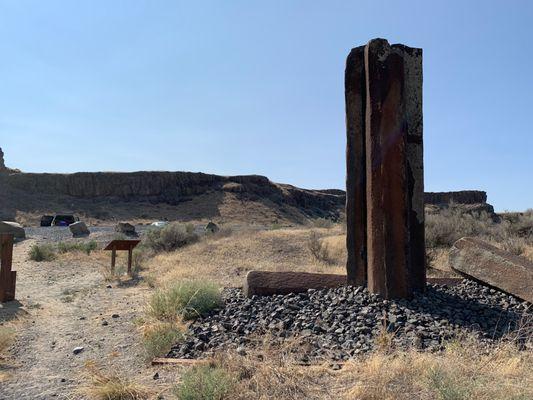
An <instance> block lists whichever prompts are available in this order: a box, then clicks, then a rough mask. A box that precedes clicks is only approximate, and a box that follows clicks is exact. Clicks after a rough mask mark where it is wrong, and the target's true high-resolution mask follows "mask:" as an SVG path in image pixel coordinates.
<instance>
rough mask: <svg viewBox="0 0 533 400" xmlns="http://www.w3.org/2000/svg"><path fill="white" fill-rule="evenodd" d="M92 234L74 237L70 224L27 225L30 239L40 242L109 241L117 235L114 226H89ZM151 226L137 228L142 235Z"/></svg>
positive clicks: (27, 234) (27, 233)
mask: <svg viewBox="0 0 533 400" xmlns="http://www.w3.org/2000/svg"><path fill="white" fill-rule="evenodd" d="M88 228H89V230H90V231H91V234H90V235H89V236H87V237H84V238H78V239H73V237H72V233H71V232H70V230H69V228H68V226H46V227H42V226H38V227H26V228H24V230H25V231H26V237H27V238H28V239H35V240H37V241H39V242H65V241H72V240H81V241H87V240H96V241H97V242H100V241H101V242H107V241H110V240H113V239H114V238H115V236H116V235H117V232H115V227H114V226H89V227H88ZM148 228H149V226H147V225H139V226H136V227H135V229H136V231H137V233H138V234H139V235H142V234H143V233H144V232H146V231H147V230H148Z"/></svg>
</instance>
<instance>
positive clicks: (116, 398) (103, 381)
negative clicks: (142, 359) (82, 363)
mask: <svg viewBox="0 0 533 400" xmlns="http://www.w3.org/2000/svg"><path fill="white" fill-rule="evenodd" d="M85 380H86V382H85V383H84V384H82V385H81V387H80V388H79V389H78V392H79V393H80V394H82V395H84V396H86V398H88V399H95V400H147V399H149V398H152V397H151V396H152V393H151V392H150V391H149V390H148V389H147V388H146V387H144V386H143V385H140V384H137V383H135V382H133V381H131V380H130V379H127V378H124V377H121V376H118V375H117V374H114V373H105V372H104V371H102V370H101V369H100V368H98V367H97V366H96V364H95V363H94V362H89V363H87V365H86V373H85Z"/></svg>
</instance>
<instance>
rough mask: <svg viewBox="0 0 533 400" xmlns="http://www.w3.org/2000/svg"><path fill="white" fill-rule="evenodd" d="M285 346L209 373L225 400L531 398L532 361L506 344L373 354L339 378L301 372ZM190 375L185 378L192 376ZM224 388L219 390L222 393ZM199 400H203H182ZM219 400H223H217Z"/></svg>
mask: <svg viewBox="0 0 533 400" xmlns="http://www.w3.org/2000/svg"><path fill="white" fill-rule="evenodd" d="M296 349H297V347H295V348H293V347H291V344H285V347H284V348H281V349H279V348H278V349H272V348H269V347H268V346H266V347H265V348H263V349H262V350H258V351H255V352H252V353H249V354H247V355H246V356H244V357H243V356H239V355H236V354H234V353H226V354H224V355H221V356H219V357H218V358H215V360H214V361H213V366H212V367H211V368H217V369H218V370H220V369H223V370H224V371H225V372H226V373H225V374H224V381H225V382H228V381H230V382H232V386H231V391H230V392H229V393H228V394H227V395H226V397H223V398H227V399H235V400H240V399H242V400H244V399H259V400H263V399H264V400H266V399H278V400H285V399H286V400H299V399H302V400H303V399H317V400H318V399H346V400H355V399H358V400H403V399H405V400H407V399H409V400H411V399H412V400H433V399H441V400H504V399H505V400H508V399H524V400H525V399H530V398H533V397H532V396H533V374H532V372H531V371H533V353H532V352H531V351H519V350H518V349H517V348H516V347H514V345H512V344H509V343H508V344H501V345H500V346H499V347H497V348H491V349H487V348H481V347H480V346H479V345H478V344H476V343H475V342H474V341H470V340H465V341H463V342H455V343H450V344H449V345H448V347H447V349H446V351H444V352H442V353H419V352H416V351H409V352H395V351H388V352H376V353H373V354H371V355H368V356H365V357H364V358H360V359H355V360H352V361H349V362H348V363H346V364H345V365H344V367H343V368H342V369H341V370H339V371H334V370H332V369H331V368H330V367H329V366H328V365H327V364H323V365H312V366H301V365H298V364H297V363H296V362H295V357H294V354H295V350H296ZM194 373H195V371H194V370H193V371H192V372H191V374H194ZM224 387H226V386H224ZM187 398H190V399H201V398H210V397H187ZM221 398H222V397H221Z"/></svg>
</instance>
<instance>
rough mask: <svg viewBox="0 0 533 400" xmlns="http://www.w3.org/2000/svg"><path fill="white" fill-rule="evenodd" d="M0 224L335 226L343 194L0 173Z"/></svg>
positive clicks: (225, 183) (200, 179)
mask: <svg viewBox="0 0 533 400" xmlns="http://www.w3.org/2000/svg"><path fill="white" fill-rule="evenodd" d="M0 189H1V190H0V218H1V219H7V220H15V219H16V220H19V221H21V222H23V223H27V224H35V223H37V222H38V220H39V218H40V216H41V215H43V214H54V213H58V212H66V211H68V212H73V213H75V214H78V215H80V216H81V217H82V218H84V219H86V220H89V221H90V222H92V223H97V222H103V221H113V220H132V221H139V222H148V221H151V220H156V219H169V220H181V221H191V220H207V219H209V220H214V221H218V222H228V221H231V222H234V223H235V222H238V223H257V224H273V223H279V224H294V223H303V222H305V221H306V220H308V219H311V218H329V219H333V220H337V219H338V218H339V217H340V215H341V213H342V211H343V207H344V201H345V197H344V192H343V191H341V190H324V191H322V190H306V189H300V188H297V187H294V186H291V185H286V184H277V183H274V182H271V181H270V180H269V179H268V178H266V177H264V176H258V175H248V176H219V175H211V174H203V173H193V172H131V173H115V172H95V173H92V172H80V173H74V174H47V173H42V174H37V173H4V174H0Z"/></svg>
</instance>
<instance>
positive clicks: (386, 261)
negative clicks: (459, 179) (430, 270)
mask: <svg viewBox="0 0 533 400" xmlns="http://www.w3.org/2000/svg"><path fill="white" fill-rule="evenodd" d="M354 50H356V49H354ZM354 50H352V53H353V52H354ZM352 53H350V56H349V57H348V64H347V71H351V70H352V69H353V68H354V67H355V66H357V62H354V61H353V60H354V58H353V57H352ZM363 58H364V78H358V77H355V75H354V74H352V75H351V77H353V78H354V81H353V82H351V83H350V85H348V82H347V83H346V88H348V87H354V85H355V83H356V80H357V81H359V82H362V81H363V82H364V86H365V92H364V93H365V95H364V97H365V99H366V101H365V106H364V110H363V112H362V113H361V112H360V111H359V110H354V107H353V106H349V102H348V98H349V97H350V95H349V92H348V90H347V92H346V98H347V106H346V109H347V121H352V123H354V124H356V128H355V129H354V128H353V127H352V128H350V127H351V124H350V123H347V127H348V129H347V136H348V146H347V152H348V153H350V154H349V155H348V154H347V165H348V171H350V170H351V171H352V172H351V173H352V175H350V173H348V174H347V209H346V212H347V224H348V225H347V232H348V235H349V234H350V233H351V234H352V235H353V237H357V235H354V234H353V233H354V232H356V233H359V232H361V230H362V229H363V228H361V225H363V226H364V231H365V232H366V241H365V242H363V245H362V247H363V250H362V252H361V254H366V256H367V258H366V277H367V285H368V288H369V290H370V291H371V292H373V293H378V294H380V295H382V296H383V297H385V298H407V297H410V296H412V294H413V292H414V291H417V290H424V288H425V284H426V273H425V271H426V269H425V246H424V198H423V197H424V196H423V195H424V184H423V154H422V50H421V49H415V48H410V47H406V46H403V45H393V46H390V45H389V43H388V42H387V41H386V40H384V39H374V40H371V41H370V42H369V43H368V44H367V45H366V46H365V48H364V57H363ZM349 66H350V67H349ZM347 76H348V74H347ZM352 97H353V96H352ZM350 98H351V97H350ZM350 102H351V103H353V100H351V101H350ZM362 115H363V116H364V118H363V117H362ZM360 131H363V132H364V142H365V147H364V150H363V151H362V153H363V154H362V155H359V152H358V148H357V146H354V145H353V143H359V142H358V141H357V140H356V139H350V135H351V132H360ZM350 140H352V142H351V144H350ZM354 149H355V150H354ZM354 159H357V161H354ZM362 159H364V163H365V174H366V175H365V188H366V199H365V201H366V205H365V206H364V207H363V206H361V208H362V209H364V210H365V211H364V213H363V214H364V216H365V218H364V222H362V223H360V220H361V219H360V215H361V214H362V213H361V212H358V211H355V210H354V207H353V206H351V207H348V205H353V204H361V200H360V199H359V197H357V191H353V190H350V189H349V188H350V186H351V185H353V183H354V182H355V181H356V178H354V176H353V171H354V170H355V171H360V169H361V166H360V164H361V160H362ZM348 197H349V198H350V199H348ZM348 235H347V237H348ZM353 237H352V239H348V238H347V246H348V264H347V269H348V271H347V272H348V276H350V274H352V275H353V274H354V273H355V274H356V275H357V274H359V273H360V271H359V268H358V266H357V265H356V264H357V263H354V262H353V261H351V260H353V258H350V253H352V254H353V253H354V251H359V249H360V247H361V244H360V242H358V241H357V240H354V239H353ZM350 262H351V263H350ZM363 263H364V261H363ZM354 265H355V266H356V268H355V269H354Z"/></svg>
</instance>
